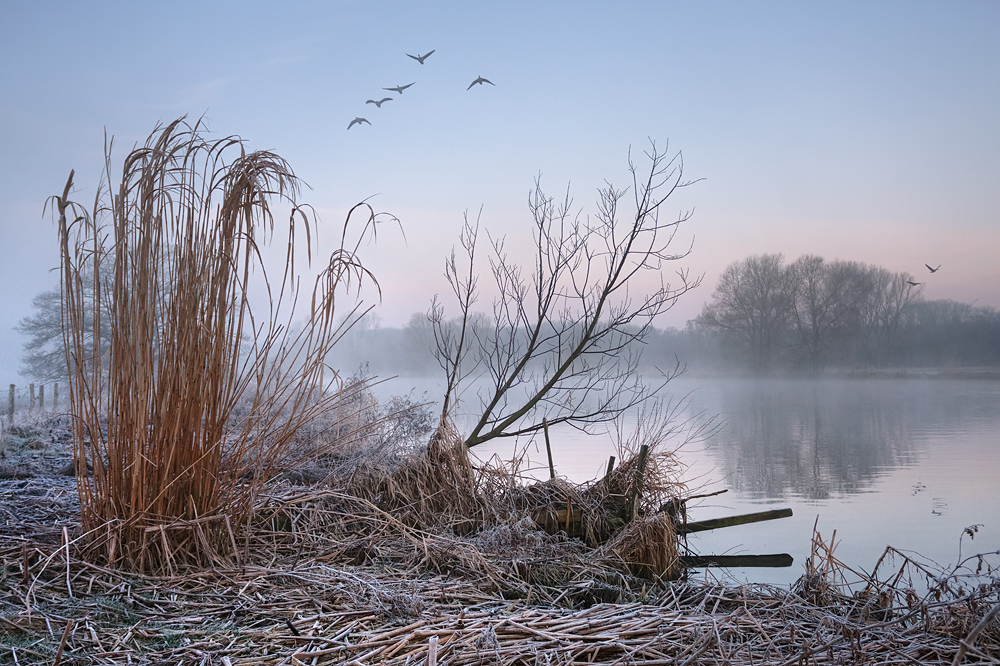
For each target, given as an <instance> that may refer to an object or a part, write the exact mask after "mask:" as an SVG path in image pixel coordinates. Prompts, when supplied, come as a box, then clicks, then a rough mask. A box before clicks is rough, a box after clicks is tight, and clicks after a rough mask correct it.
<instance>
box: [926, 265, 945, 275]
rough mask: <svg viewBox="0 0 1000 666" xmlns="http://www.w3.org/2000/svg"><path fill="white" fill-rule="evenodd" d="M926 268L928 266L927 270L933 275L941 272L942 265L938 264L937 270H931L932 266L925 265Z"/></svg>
mask: <svg viewBox="0 0 1000 666" xmlns="http://www.w3.org/2000/svg"><path fill="white" fill-rule="evenodd" d="M924 266H926V267H927V270H929V271H930V272H931V273H937V272H938V271H939V270H941V264H938V267H937V268H931V265H930V264H924Z"/></svg>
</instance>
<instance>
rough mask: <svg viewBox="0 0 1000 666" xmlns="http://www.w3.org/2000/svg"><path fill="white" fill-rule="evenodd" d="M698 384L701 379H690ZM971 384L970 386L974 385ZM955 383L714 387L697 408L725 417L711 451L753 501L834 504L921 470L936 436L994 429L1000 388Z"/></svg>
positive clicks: (732, 483)
mask: <svg viewBox="0 0 1000 666" xmlns="http://www.w3.org/2000/svg"><path fill="white" fill-rule="evenodd" d="M688 381H692V380H688ZM966 384H968V382H966ZM978 388H979V389H980V390H976V389H977V387H975V386H972V387H969V386H963V385H956V384H955V383H953V382H947V381H937V382H935V381H925V382H909V381H895V380H819V381H816V380H768V381H752V380H742V381H707V382H704V383H702V386H701V389H700V390H699V391H696V392H695V393H694V395H693V398H692V399H693V407H694V408H698V409H705V410H707V411H709V412H713V411H714V412H715V413H719V414H722V415H724V417H725V419H726V424H725V427H724V428H722V429H721V430H720V432H719V433H718V434H717V435H716V436H715V437H714V438H712V439H711V440H710V441H709V442H707V443H706V449H707V451H708V452H709V454H710V455H711V456H712V458H713V460H714V461H715V464H716V466H717V470H718V473H719V474H720V475H721V476H723V477H724V478H725V484H726V485H727V486H728V487H729V488H731V489H732V490H734V491H736V492H738V493H739V494H741V495H742V496H744V497H745V498H747V499H756V500H760V499H769V498H774V499H777V498H783V497H789V496H792V497H801V498H804V499H810V500H825V499H829V498H832V497H843V496H845V495H853V494H858V493H863V492H867V491H869V490H870V489H871V488H872V486H873V484H874V483H875V481H876V480H877V479H879V478H881V477H883V476H885V475H886V474H888V473H890V472H891V471H892V470H894V469H897V468H900V467H905V466H908V465H912V464H914V463H915V462H916V461H917V460H918V458H919V456H920V454H921V452H922V450H923V449H924V447H925V446H926V443H927V441H928V435H929V434H935V433H940V432H942V431H952V432H953V431H954V430H955V429H956V428H968V427H973V428H974V427H977V426H981V427H986V426H987V422H988V421H990V420H992V421H993V424H994V427H995V425H996V423H997V421H998V419H1000V417H998V415H997V413H996V409H995V408H996V405H997V404H998V396H997V391H996V387H994V386H990V385H985V384H984V386H981V387H978Z"/></svg>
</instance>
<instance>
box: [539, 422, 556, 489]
mask: <svg viewBox="0 0 1000 666" xmlns="http://www.w3.org/2000/svg"><path fill="white" fill-rule="evenodd" d="M542 429H543V430H545V451H546V453H548V454H549V478H550V479H554V478H556V468H555V465H553V464H552V444H550V443H549V420H548V419H546V418H543V419H542Z"/></svg>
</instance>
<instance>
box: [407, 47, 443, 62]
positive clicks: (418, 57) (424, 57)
mask: <svg viewBox="0 0 1000 666" xmlns="http://www.w3.org/2000/svg"><path fill="white" fill-rule="evenodd" d="M435 50H436V49H433V50H430V51H428V52H427V53H425V54H423V55H410V54H409V53H407V54H406V55H408V56H410V57H411V58H413V59H414V60H416V61H417V62H419V63H420V64H421V65H422V64H424V60H427V59H428V58H430V57H431V54H432V53H434V51H435Z"/></svg>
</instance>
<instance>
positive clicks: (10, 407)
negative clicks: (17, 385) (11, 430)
mask: <svg viewBox="0 0 1000 666" xmlns="http://www.w3.org/2000/svg"><path fill="white" fill-rule="evenodd" d="M7 422H8V423H10V424H11V425H14V385H13V384H11V385H10V394H9V397H8V399H7Z"/></svg>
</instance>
